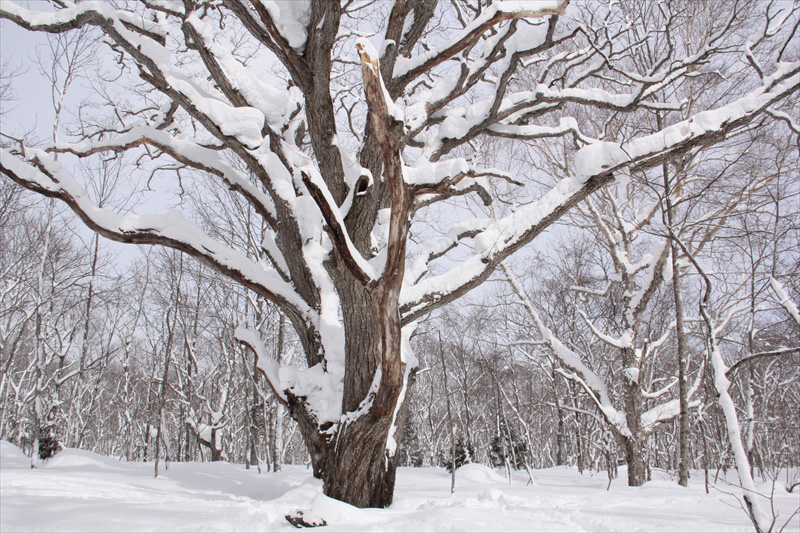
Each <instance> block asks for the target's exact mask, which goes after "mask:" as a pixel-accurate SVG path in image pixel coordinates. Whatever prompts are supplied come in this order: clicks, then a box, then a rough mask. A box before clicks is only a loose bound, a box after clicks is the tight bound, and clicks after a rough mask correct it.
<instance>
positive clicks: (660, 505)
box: [0, 442, 800, 532]
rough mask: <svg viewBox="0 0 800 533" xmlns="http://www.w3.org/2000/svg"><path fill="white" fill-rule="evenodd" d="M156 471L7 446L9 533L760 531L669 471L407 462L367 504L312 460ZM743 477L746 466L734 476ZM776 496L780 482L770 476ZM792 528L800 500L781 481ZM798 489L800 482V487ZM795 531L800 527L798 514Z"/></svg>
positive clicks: (724, 500) (715, 495)
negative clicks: (300, 516) (309, 528)
mask: <svg viewBox="0 0 800 533" xmlns="http://www.w3.org/2000/svg"><path fill="white" fill-rule="evenodd" d="M161 472H162V474H161V475H160V476H159V477H158V478H157V479H154V478H153V464H152V463H123V462H119V461H117V460H115V459H111V458H108V457H103V456H99V455H96V454H93V453H91V452H87V451H83V450H74V449H68V450H64V451H62V452H61V453H60V454H58V455H57V456H56V457H54V458H53V459H51V460H50V461H49V462H47V463H46V464H44V465H41V466H40V467H39V468H37V469H35V470H31V469H30V460H29V459H28V458H27V457H25V456H24V455H23V454H22V452H21V451H20V450H19V449H18V448H16V447H14V446H13V445H11V444H9V443H8V442H0V531H3V532H6V531H294V528H293V527H292V526H291V525H290V524H289V523H288V522H286V520H285V519H284V516H285V515H286V514H287V513H290V512H292V511H296V510H297V509H302V510H303V511H304V513H305V516H306V517H310V518H313V517H315V516H317V517H322V518H324V519H325V520H326V521H327V522H328V524H329V525H328V526H327V527H325V528H322V529H321V530H320V531H751V530H752V526H751V525H750V523H749V521H748V519H747V517H746V516H745V514H744V512H743V511H742V510H741V509H740V508H739V506H738V503H737V501H736V499H735V498H734V497H733V496H732V495H730V494H726V493H736V492H737V491H738V489H737V488H736V487H734V486H730V485H725V484H722V483H720V484H719V490H715V489H712V491H711V494H705V492H704V490H703V481H702V473H699V472H698V473H695V477H694V478H693V479H692V481H691V486H690V487H689V488H688V489H683V488H681V487H679V486H678V485H677V483H676V482H675V481H674V480H671V479H669V476H667V475H666V474H662V475H658V476H656V477H659V478H660V479H657V480H654V481H651V482H649V483H647V484H646V485H645V486H643V487H640V488H630V487H627V486H626V485H625V480H624V475H625V470H624V468H621V469H620V476H621V477H620V478H618V479H616V480H614V482H613V483H612V486H611V490H610V491H606V486H607V483H608V480H607V477H606V475H605V474H598V475H595V476H589V475H583V476H581V475H579V474H578V472H577V471H576V470H575V469H574V468H566V467H560V468H550V469H546V470H537V471H535V472H534V477H535V479H536V482H535V484H532V485H526V482H527V475H526V474H525V473H522V472H520V473H517V475H516V477H515V478H514V480H513V485H511V486H509V485H508V483H507V481H506V480H505V478H504V477H503V476H502V475H501V474H498V473H497V472H495V471H493V470H491V469H489V468H487V467H485V466H481V465H467V466H466V467H463V468H461V469H459V470H458V472H457V477H456V493H455V495H452V496H451V495H450V494H449V489H450V476H449V474H448V473H447V472H446V471H445V470H443V469H434V468H401V469H400V470H399V473H398V479H397V491H396V493H395V494H396V495H395V503H394V504H393V505H392V506H391V507H390V508H389V509H385V510H378V509H356V508H354V507H351V506H349V505H346V504H344V503H341V502H338V501H336V500H332V499H330V498H327V497H325V496H324V495H322V493H321V491H322V488H321V482H319V481H318V480H315V479H314V478H312V477H311V475H310V471H309V470H307V469H306V468H305V467H303V466H285V467H284V470H283V471H282V472H280V473H277V474H273V473H262V474H259V473H258V472H257V470H255V469H251V470H246V469H245V468H244V467H243V466H241V465H232V464H227V463H180V464H179V463H174V464H170V466H169V470H166V471H164V469H163V464H162V468H161ZM729 479H735V473H734V472H730V473H729ZM759 488H760V489H761V490H763V491H766V492H769V491H770V490H771V488H772V484H771V483H767V484H762V485H760V487H759ZM775 488H776V490H775V503H776V511H777V512H778V513H779V515H780V517H779V518H778V521H779V522H780V524H781V525H782V524H783V523H784V522H785V521H786V520H787V519H788V518H789V516H790V514H791V513H792V512H793V511H794V509H796V508H797V506H798V505H800V495H798V494H797V492H795V494H788V493H787V492H786V491H785V490H784V489H783V484H782V483H780V482H778V483H777V485H776V487H775ZM796 490H797V489H796ZM786 531H800V518H798V516H795V517H794V518H792V520H791V522H790V524H789V526H788V527H787V528H786Z"/></svg>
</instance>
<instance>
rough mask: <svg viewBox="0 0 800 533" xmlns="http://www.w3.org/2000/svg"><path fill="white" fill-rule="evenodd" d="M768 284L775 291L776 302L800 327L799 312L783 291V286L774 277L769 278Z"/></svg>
mask: <svg viewBox="0 0 800 533" xmlns="http://www.w3.org/2000/svg"><path fill="white" fill-rule="evenodd" d="M769 284H770V286H771V287H772V290H773V291H775V296H777V297H778V302H779V303H780V304H781V305H782V306H783V308H784V309H786V312H787V313H789V315H790V316H791V317H792V318H793V319H794V321H795V322H797V325H798V326H800V312H798V310H797V306H796V305H795V303H794V302H793V301H792V300H791V299H790V298H789V295H788V294H787V293H786V290H784V288H783V285H781V283H780V282H779V281H778V280H777V279H775V278H774V277H770V278H769Z"/></svg>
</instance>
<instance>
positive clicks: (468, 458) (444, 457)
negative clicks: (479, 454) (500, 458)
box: [440, 436, 475, 472]
mask: <svg viewBox="0 0 800 533" xmlns="http://www.w3.org/2000/svg"><path fill="white" fill-rule="evenodd" d="M473 457H475V447H474V446H472V443H471V442H469V441H467V440H466V439H464V437H462V436H459V437H458V440H457V441H456V461H455V463H456V464H455V466H456V469H458V468H460V467H462V466H464V465H465V464H469V463H471V462H472V458H473ZM440 462H441V465H442V466H443V467H445V468H446V469H447V471H448V472H452V471H453V460H452V456H451V455H450V454H441V455H440Z"/></svg>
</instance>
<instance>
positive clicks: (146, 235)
mask: <svg viewBox="0 0 800 533" xmlns="http://www.w3.org/2000/svg"><path fill="white" fill-rule="evenodd" d="M25 152H26V156H27V158H28V160H29V162H25V161H23V160H22V159H20V158H18V157H16V156H15V155H13V154H12V153H11V152H9V151H7V150H5V149H2V148H0V173H3V174H5V175H6V176H8V177H9V178H11V179H12V180H14V181H16V182H17V183H19V184H20V185H22V186H23V187H26V188H28V189H31V190H33V191H35V192H38V193H40V194H43V195H45V196H49V197H52V198H58V199H60V200H62V201H64V202H65V203H66V204H67V205H69V207H70V208H71V209H72V210H73V211H74V212H75V213H76V214H77V215H78V216H79V217H80V218H81V219H82V220H83V222H84V223H85V224H86V225H87V226H89V227H90V228H91V229H93V230H94V231H96V232H98V233H100V234H101V235H103V236H104V237H106V238H109V239H111V240H115V241H118V242H127V243H137V244H160V245H164V246H167V247H170V248H174V249H177V250H181V251H183V252H186V253H188V254H189V255H192V256H194V257H195V258H197V259H198V260H200V261H202V262H204V263H206V264H208V265H209V266H211V267H212V268H214V269H215V270H217V271H219V272H221V273H224V274H226V275H228V276H230V277H231V278H233V279H235V280H237V281H239V282H240V283H242V284H243V285H244V286H246V287H248V288H249V289H251V290H253V291H255V292H257V293H259V294H261V295H263V296H264V297H265V298H268V299H270V300H272V301H275V302H279V303H281V304H282V305H284V306H286V307H287V308H293V309H295V311H296V312H297V313H300V314H301V315H302V316H306V317H308V318H309V319H312V317H313V316H314V312H313V311H312V310H311V309H310V308H309V307H308V305H307V304H306V303H305V302H304V301H303V300H302V299H301V298H300V297H299V296H298V294H297V293H296V292H295V290H294V288H293V287H292V285H291V284H290V283H288V282H286V281H284V280H283V278H281V276H280V275H279V274H278V273H277V272H276V271H275V270H274V269H272V268H269V267H266V266H264V265H259V264H256V263H255V262H253V261H252V260H251V259H250V258H249V257H247V256H246V255H244V254H243V253H241V252H239V251H237V250H234V249H232V248H229V247H227V246H225V245H224V244H222V243H220V242H219V241H217V240H214V239H212V238H210V237H208V236H207V235H206V234H205V233H203V231H202V230H201V229H200V228H199V227H198V226H197V225H195V224H193V223H192V222H190V221H189V220H187V219H186V218H185V217H184V216H183V215H182V214H181V213H179V212H178V211H169V212H168V213H164V214H157V215H119V214H117V213H115V212H113V211H111V210H109V209H105V208H101V207H98V206H97V205H96V204H95V203H94V202H92V201H91V200H90V199H89V197H88V196H87V195H86V191H85V190H84V189H83V187H81V185H80V184H79V183H78V182H77V181H76V180H75V179H74V178H73V177H72V175H70V173H69V172H68V171H67V170H66V169H65V168H64V167H63V166H62V165H61V164H60V163H58V162H57V161H55V160H54V159H52V158H51V157H50V156H49V155H48V154H47V153H46V152H45V151H43V150H38V149H26V150H25Z"/></svg>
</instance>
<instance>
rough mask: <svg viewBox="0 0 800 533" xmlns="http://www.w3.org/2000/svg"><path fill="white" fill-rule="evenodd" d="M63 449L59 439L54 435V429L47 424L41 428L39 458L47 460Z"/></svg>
mask: <svg viewBox="0 0 800 533" xmlns="http://www.w3.org/2000/svg"><path fill="white" fill-rule="evenodd" d="M59 451H61V445H60V444H59V443H58V439H56V438H55V437H54V436H53V429H52V428H51V427H50V426H46V427H43V428H40V429H39V459H41V460H43V461H44V460H47V459H50V458H51V457H53V456H54V455H55V454H57V453H58V452H59Z"/></svg>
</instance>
